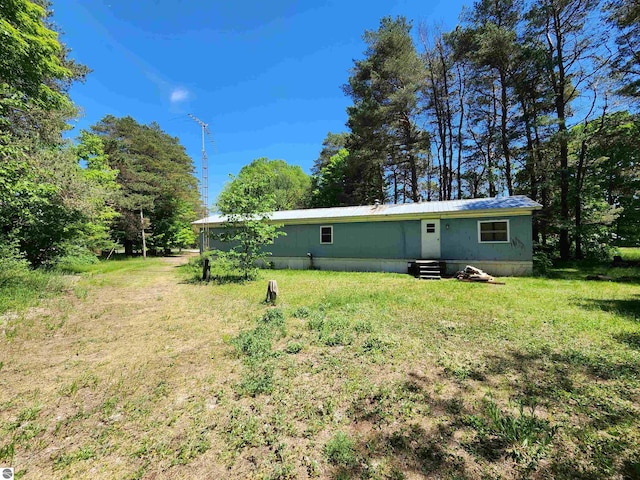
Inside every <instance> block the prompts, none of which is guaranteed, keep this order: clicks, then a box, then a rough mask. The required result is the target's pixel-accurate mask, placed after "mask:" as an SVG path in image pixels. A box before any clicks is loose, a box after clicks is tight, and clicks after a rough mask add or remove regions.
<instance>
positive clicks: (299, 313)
mask: <svg viewBox="0 0 640 480" xmlns="http://www.w3.org/2000/svg"><path fill="white" fill-rule="evenodd" d="M292 315H293V317H294V318H307V317H309V315H311V310H310V309H309V307H298V308H296V309H295V310H294V311H293V313H292Z"/></svg>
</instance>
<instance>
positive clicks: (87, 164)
mask: <svg viewBox="0 0 640 480" xmlns="http://www.w3.org/2000/svg"><path fill="white" fill-rule="evenodd" d="M51 11H52V10H51V4H50V2H48V1H47V0H38V1H36V2H30V1H26V0H10V1H6V2H5V1H3V2H0V34H1V36H2V41H1V42H0V283H3V282H5V281H7V282H9V281H10V279H11V276H12V275H14V274H16V272H17V271H19V270H20V268H22V267H25V266H27V265H30V266H32V267H39V266H57V265H58V266H59V265H64V264H65V263H66V264H69V263H74V262H75V263H77V262H83V261H84V262H91V261H95V258H96V257H95V254H96V253H99V252H101V251H102V252H105V251H106V252H109V251H110V249H112V248H114V247H115V246H116V245H121V246H124V248H125V250H126V251H127V253H132V252H133V250H134V248H139V246H140V243H141V239H142V235H141V230H142V227H143V226H144V228H145V230H146V232H147V235H146V241H147V246H148V247H149V248H150V249H152V250H153V249H155V250H165V249H170V248H175V247H181V246H183V245H191V244H193V242H194V241H195V234H194V232H193V230H192V228H191V224H190V222H191V221H192V220H194V219H195V218H196V217H197V214H196V212H198V211H200V202H199V194H198V188H197V187H198V186H197V181H196V179H195V178H194V176H193V172H194V167H193V164H192V161H191V159H190V157H189V156H188V155H187V154H186V152H185V149H184V147H183V146H182V145H181V144H180V142H179V140H178V139H177V138H174V137H171V136H169V135H168V134H166V133H165V132H163V131H162V129H161V128H160V126H159V125H157V124H155V123H152V124H150V125H142V124H140V123H138V122H136V120H134V119H133V118H131V117H125V118H116V117H113V116H110V115H107V116H106V117H104V118H103V119H102V120H101V121H100V122H98V123H97V124H96V125H94V126H93V127H92V128H91V129H90V131H82V132H81V133H80V135H79V137H78V138H77V139H75V141H70V140H66V139H65V138H64V132H65V131H66V130H67V129H68V128H69V127H68V121H69V120H71V119H73V118H75V117H76V116H77V113H78V111H77V106H76V105H74V103H73V102H72V100H71V99H70V97H69V88H70V86H71V85H72V84H73V83H74V82H78V81H82V80H83V79H84V78H85V76H86V75H87V74H88V73H89V68H88V67H87V66H84V65H81V64H79V63H77V62H75V61H74V60H72V59H71V58H70V56H69V49H68V48H67V47H66V46H65V45H64V44H63V43H61V41H60V39H59V36H58V33H57V31H56V26H55V24H54V23H53V21H52V19H51Z"/></svg>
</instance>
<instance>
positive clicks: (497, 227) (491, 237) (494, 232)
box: [478, 220, 509, 243]
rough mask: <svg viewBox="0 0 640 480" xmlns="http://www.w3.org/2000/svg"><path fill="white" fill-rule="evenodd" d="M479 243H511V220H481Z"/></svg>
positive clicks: (479, 223)
mask: <svg viewBox="0 0 640 480" xmlns="http://www.w3.org/2000/svg"><path fill="white" fill-rule="evenodd" d="M478 242H479V243H509V220H481V221H479V222H478Z"/></svg>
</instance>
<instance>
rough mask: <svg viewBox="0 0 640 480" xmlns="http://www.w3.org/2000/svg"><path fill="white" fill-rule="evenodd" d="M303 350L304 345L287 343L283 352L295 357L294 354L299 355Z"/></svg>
mask: <svg viewBox="0 0 640 480" xmlns="http://www.w3.org/2000/svg"><path fill="white" fill-rule="evenodd" d="M303 348H304V345H303V344H302V343H300V342H289V343H288V344H287V346H286V348H285V349H284V351H285V352H287V353H289V354H292V355H295V354H296V353H300V352H301V351H302V349H303Z"/></svg>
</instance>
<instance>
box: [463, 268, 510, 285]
mask: <svg viewBox="0 0 640 480" xmlns="http://www.w3.org/2000/svg"><path fill="white" fill-rule="evenodd" d="M456 278H457V279H458V280H460V281H461V282H483V283H492V284H494V285H504V282H496V279H495V278H493V277H492V276H491V275H489V274H488V273H487V272H484V271H483V270H480V269H479V268H476V267H473V266H471V265H467V266H466V267H464V270H461V271H459V272H458V273H456Z"/></svg>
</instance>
